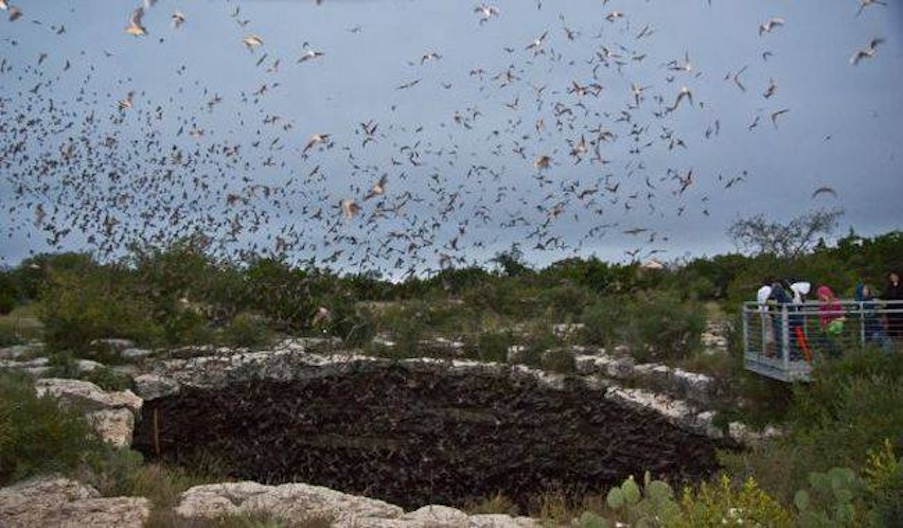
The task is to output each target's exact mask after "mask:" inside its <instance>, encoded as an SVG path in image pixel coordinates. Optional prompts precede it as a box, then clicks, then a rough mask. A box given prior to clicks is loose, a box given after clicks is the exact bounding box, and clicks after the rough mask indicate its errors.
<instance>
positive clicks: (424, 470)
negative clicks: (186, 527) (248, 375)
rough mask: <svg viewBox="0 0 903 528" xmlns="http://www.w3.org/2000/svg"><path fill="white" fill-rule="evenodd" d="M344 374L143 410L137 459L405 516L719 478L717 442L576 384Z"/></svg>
mask: <svg viewBox="0 0 903 528" xmlns="http://www.w3.org/2000/svg"><path fill="white" fill-rule="evenodd" d="M567 385H568V387H567V388H565V389H564V390H561V389H553V388H550V387H547V386H545V385H543V384H541V383H539V382H538V381H536V380H535V379H534V378H533V377H531V376H528V375H522V374H513V373H505V374H498V373H494V374H493V373H479V374H475V373H474V372H467V373H466V374H464V373H459V372H453V371H446V370H443V369H440V368H436V369H432V370H430V369H422V368H420V369H414V368H411V367H409V366H405V365H392V366H385V365H382V366H367V365H353V366H349V367H347V368H345V369H344V370H343V371H342V372H332V373H330V374H328V375H321V376H316V377H310V378H308V379H303V380H298V381H292V382H276V381H268V380H257V381H251V382H245V383H241V384H235V385H232V386H230V387H228V388H225V389H218V390H199V389H185V388H183V390H182V391H181V392H180V393H179V394H177V395H174V396H170V397H165V398H159V399H156V400H149V401H147V402H145V406H144V409H143V411H142V419H141V420H140V422H139V424H138V426H137V428H136V432H135V441H134V447H135V449H137V450H139V451H141V452H142V453H143V454H144V455H145V456H146V457H147V458H148V459H149V460H155V459H157V460H163V461H166V462H170V463H175V464H179V465H184V466H186V467H188V468H191V467H193V466H194V467H196V464H197V463H198V461H199V460H202V459H205V458H206V459H207V460H210V459H213V460H215V461H216V464H217V465H218V467H219V468H220V469H221V470H222V471H223V472H224V473H225V474H227V475H228V476H229V477H232V478H237V479H249V480H256V481H259V482H264V483H270V484H277V483H285V482H306V483H309V484H316V485H321V486H327V487H330V488H333V489H336V490H340V491H344V492H347V493H353V494H360V495H367V496H369V497H374V498H379V499H382V500H386V501H388V502H391V503H393V504H397V505H399V506H401V507H403V508H405V509H413V508H417V507H420V506H423V505H426V504H446V505H450V506H459V507H460V506H463V505H465V504H467V503H468V502H470V501H479V500H480V499H483V498H488V497H493V496H495V495H496V494H502V495H504V496H505V497H507V498H509V499H511V500H512V501H514V503H515V504H517V505H519V506H520V507H522V508H524V507H527V506H528V505H529V503H530V501H531V499H535V497H537V496H538V495H539V494H541V493H543V492H546V491H549V490H555V491H565V492H567V493H574V494H578V495H583V494H586V493H595V492H603V491H605V490H607V489H608V488H609V487H611V486H612V485H615V484H619V483H620V482H621V481H623V479H624V478H626V476H627V475H630V474H633V475H642V474H643V472H644V471H647V470H648V471H650V472H651V473H652V475H653V476H655V477H664V478H666V479H668V480H669V481H670V482H671V483H672V484H674V483H678V482H682V481H694V480H698V479H700V478H702V477H705V476H707V475H709V474H711V473H712V472H713V471H714V470H715V469H716V467H717V465H716V459H715V449H716V447H718V446H717V445H716V443H715V441H713V440H711V439H709V438H707V437H705V436H702V435H699V434H695V433H691V432H688V431H685V430H682V429H680V428H678V427H676V426H674V425H672V424H670V423H669V422H667V421H665V420H664V419H663V418H662V417H660V416H659V415H657V414H655V413H654V412H651V411H649V412H640V411H637V410H634V409H629V408H626V407H624V406H622V405H620V404H618V403H616V402H612V401H610V400H607V399H605V398H604V397H603V391H601V390H598V389H591V388H588V387H587V386H586V385H585V383H583V382H582V380H580V379H579V378H574V379H573V380H570V381H569V383H568V384H567Z"/></svg>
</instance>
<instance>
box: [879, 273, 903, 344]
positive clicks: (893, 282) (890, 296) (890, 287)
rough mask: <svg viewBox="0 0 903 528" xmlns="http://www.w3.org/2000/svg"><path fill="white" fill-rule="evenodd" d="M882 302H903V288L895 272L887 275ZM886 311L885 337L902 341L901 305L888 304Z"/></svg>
mask: <svg viewBox="0 0 903 528" xmlns="http://www.w3.org/2000/svg"><path fill="white" fill-rule="evenodd" d="M881 300H882V301H903V286H901V285H900V275H899V274H897V272H896V271H892V272H890V273H888V274H887V286H886V287H885V288H884V293H883V294H882V295H881ZM887 309H888V310H890V311H889V312H888V313H887V335H889V336H890V337H891V338H893V339H895V340H901V339H903V303H900V304H894V303H892V304H889V305H888V306H887Z"/></svg>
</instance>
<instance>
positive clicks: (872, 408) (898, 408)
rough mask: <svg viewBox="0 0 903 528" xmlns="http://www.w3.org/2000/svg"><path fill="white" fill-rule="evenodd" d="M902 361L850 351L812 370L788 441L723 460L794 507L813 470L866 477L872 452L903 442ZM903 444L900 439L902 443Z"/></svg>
mask: <svg viewBox="0 0 903 528" xmlns="http://www.w3.org/2000/svg"><path fill="white" fill-rule="evenodd" d="M901 381H903V356H899V355H888V354H883V353H877V352H874V351H872V352H869V351H860V352H855V351H854V352H850V353H848V354H846V355H845V356H844V357H843V358H842V359H840V360H838V361H836V362H828V363H823V364H820V365H818V366H816V368H815V369H814V371H813V380H812V382H811V383H809V384H805V385H802V384H801V385H798V386H796V387H794V392H793V399H792V402H791V405H790V409H789V411H788V413H787V416H788V423H786V424H785V425H784V428H785V429H786V430H787V434H786V435H785V436H784V437H782V438H780V439H777V440H775V441H773V442H769V443H767V444H765V445H762V446H758V447H755V448H753V449H751V450H750V451H748V452H745V453H734V454H724V455H723V456H722V457H721V458H722V463H723V464H724V465H725V467H726V468H727V470H728V471H730V472H731V473H733V474H735V475H752V476H754V477H755V479H756V481H757V482H759V484H760V485H762V487H763V488H764V489H766V490H767V491H768V492H769V493H770V494H771V495H773V496H775V497H777V498H778V500H780V501H782V502H783V503H785V504H791V503H792V501H793V498H794V495H795V494H796V492H797V491H798V490H800V489H803V488H805V487H806V485H807V482H808V475H809V473H810V472H812V471H816V472H827V471H828V470H830V469H831V468H833V467H847V468H850V469H852V470H853V471H857V472H858V471H860V470H862V468H863V466H864V465H865V463H866V461H867V456H868V455H867V453H868V451H869V450H870V449H871V450H874V449H879V448H880V447H881V446H882V443H883V442H884V440H885V439H886V438H892V439H900V438H901V437H903V436H901V435H903V429H901V425H900V424H903V383H901ZM897 441H899V440H897Z"/></svg>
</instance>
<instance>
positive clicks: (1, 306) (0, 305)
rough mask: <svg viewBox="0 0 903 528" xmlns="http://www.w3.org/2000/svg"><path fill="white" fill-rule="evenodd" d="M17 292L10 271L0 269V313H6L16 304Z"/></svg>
mask: <svg viewBox="0 0 903 528" xmlns="http://www.w3.org/2000/svg"><path fill="white" fill-rule="evenodd" d="M18 295H19V292H18V291H17V290H16V285H15V283H14V282H13V279H12V277H11V276H10V273H9V272H7V271H3V270H0V315H7V314H9V313H10V312H11V311H13V309H14V308H15V307H16V304H18Z"/></svg>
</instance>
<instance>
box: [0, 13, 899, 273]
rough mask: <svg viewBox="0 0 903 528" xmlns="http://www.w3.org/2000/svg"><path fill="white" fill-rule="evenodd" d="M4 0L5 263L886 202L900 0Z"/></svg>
mask: <svg viewBox="0 0 903 528" xmlns="http://www.w3.org/2000/svg"><path fill="white" fill-rule="evenodd" d="M13 4H14V5H15V6H16V7H17V8H18V9H19V10H20V12H21V16H19V17H17V18H16V19H15V20H13V21H10V20H9V18H10V13H12V12H13V11H11V10H7V11H0V114H2V119H0V130H2V137H3V138H4V140H3V144H2V145H0V197H2V198H0V200H2V206H3V207H2V211H0V222H2V224H0V225H2V227H3V233H0V234H2V236H3V237H4V242H3V244H2V246H0V263H2V264H6V265H15V264H16V263H17V262H19V261H21V260H22V259H23V258H25V257H27V256H29V255H31V254H35V253H40V252H46V251H63V250H87V251H91V252H94V254H95V255H97V256H98V258H101V259H103V258H107V259H113V258H118V257H121V256H122V255H125V254H127V253H128V252H129V251H130V250H131V248H135V247H160V246H165V245H166V244H167V243H170V242H171V241H173V240H176V239H180V238H185V237H190V238H191V240H193V241H195V242H196V243H198V244H201V245H202V246H203V247H205V248H206V249H208V250H209V251H211V252H213V253H214V254H217V255H221V256H225V257H229V258H242V257H247V256H249V255H256V256H260V255H279V256H284V257H285V258H286V259H288V260H290V261H292V262H311V261H312V262H314V263H316V264H317V265H319V266H327V267H330V268H332V269H336V270H342V271H351V272H355V271H373V270H375V271H379V272H380V273H382V274H384V275H388V276H400V275H403V274H407V273H424V272H426V273H430V272H433V271H435V270H437V269H440V268H442V267H447V266H464V265H470V264H474V263H476V264H482V263H486V262H487V261H488V260H489V259H491V258H492V257H493V256H494V255H496V254H497V253H498V252H500V251H505V250H508V249H509V248H511V247H512V245H516V246H517V247H518V248H519V249H520V250H521V251H522V252H523V254H524V256H525V257H526V259H527V261H528V262H529V263H531V264H533V265H538V266H542V265H546V264H548V263H551V262H554V261H557V260H561V259H565V258H570V257H574V256H579V257H589V256H597V257H599V258H601V259H604V260H609V261H617V262H625V261H630V260H641V259H646V258H656V259H659V260H664V261H677V260H680V259H685V258H690V257H697V256H704V255H709V256H711V255H714V254H719V253H726V252H730V251H733V250H735V249H736V245H735V244H734V242H733V241H732V240H730V239H729V237H728V235H727V229H728V227H729V226H730V225H731V223H733V222H735V221H736V220H737V219H740V218H747V217H750V216H752V215H757V214H762V215H765V216H766V217H767V218H769V219H772V220H774V221H779V222H787V221H789V220H790V219H792V218H793V217H795V216H798V215H800V214H803V213H806V212H809V211H812V210H814V209H817V208H834V207H840V208H843V210H844V211H845V214H844V216H843V217H842V218H841V223H840V226H839V227H838V230H837V233H838V234H844V233H845V232H847V231H848V229H850V228H853V229H855V231H856V232H857V233H859V234H862V235H872V234H881V233H885V232H888V231H891V230H895V229H900V228H901V223H903V222H901V218H903V215H901V211H900V209H901V202H900V196H901V194H903V177H901V172H903V171H901V170H900V169H901V166H903V165H901V161H900V159H899V152H898V150H899V146H900V145H903V130H901V127H900V123H901V122H903V97H900V88H901V84H903V83H901V80H903V6H900V5H899V3H898V2H888V5H880V4H872V5H869V6H866V7H865V8H863V9H862V10H861V11H860V3H859V1H858V0H831V1H827V2H826V1H823V0H821V1H819V0H799V1H793V2H790V1H756V2H751V1H746V2H740V1H726V0H711V1H708V0H667V1H666V0H648V1H637V0H633V1H618V0H608V1H599V0H595V1H591V0H586V1H584V0H567V1H551V0H543V1H541V2H538V1H535V0H497V1H495V2H490V3H486V4H481V3H477V2H461V1H460V0H429V1H426V0H420V1H418V0H399V1H396V0H323V1H322V2H321V3H320V4H319V5H317V4H316V3H315V2H313V1H306V0H305V1H301V0H295V1H287V0H282V1H280V0H271V1H268V0H257V1H244V2H239V1H212V0H193V1H187V0H185V1H175V0H173V1H170V0H159V1H156V2H148V3H146V4H145V3H142V2H141V0H135V1H134V2H128V1H126V2H123V1H112V0H92V1H91V2H83V1H66V0H53V1H49V0H44V1H36V0H19V1H18V2H13ZM481 7H485V8H486V9H485V10H481V9H480V8H481ZM137 8H141V11H140V14H141V16H140V17H138V18H135V17H134V13H135V9H137ZM487 13H491V14H490V15H487ZM175 18H181V19H183V20H184V21H183V22H182V23H181V24H179V25H176V24H175V23H174V19H175ZM132 22H135V24H134V25H133V24H131V23H132ZM130 25H132V29H133V31H132V33H136V32H137V33H141V32H144V33H145V34H141V35H133V34H130V33H129V32H128V31H127V30H126V29H127V27H128V26H130ZM138 28H140V29H138ZM875 39H877V40H875ZM873 41H875V44H874V46H871V43H872V42H873ZM870 47H871V49H870ZM860 50H862V52H863V53H862V54H861V56H860V57H859V59H858V60H856V61H855V64H854V63H853V62H854V61H853V60H852V59H853V57H855V56H856V55H857V53H858V52H859V51H860ZM130 94H131V95H130ZM681 94H683V95H681ZM315 135H318V136H316V137H318V138H319V137H320V136H323V137H322V138H321V140H312V138H314V137H315ZM380 182H383V185H381V186H377V187H378V188H376V189H374V185H375V184H378V183H380ZM343 203H344V208H343Z"/></svg>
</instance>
